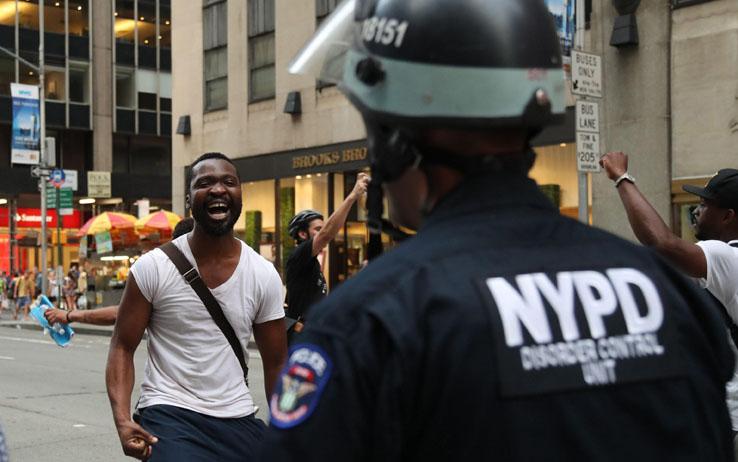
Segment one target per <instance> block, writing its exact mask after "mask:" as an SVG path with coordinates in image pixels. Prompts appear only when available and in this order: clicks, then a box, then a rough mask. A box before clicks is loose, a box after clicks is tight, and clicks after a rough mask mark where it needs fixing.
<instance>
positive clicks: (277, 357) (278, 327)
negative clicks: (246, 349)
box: [253, 318, 287, 402]
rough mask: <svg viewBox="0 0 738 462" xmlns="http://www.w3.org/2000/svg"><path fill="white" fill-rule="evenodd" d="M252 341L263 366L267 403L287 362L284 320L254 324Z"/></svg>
mask: <svg viewBox="0 0 738 462" xmlns="http://www.w3.org/2000/svg"><path fill="white" fill-rule="evenodd" d="M253 329H254V341H256V346H257V347H258V348H259V354H261V361H262V363H263V364H264V392H265V393H266V399H267V402H268V401H269V398H270V397H271V396H272V393H273V392H274V384H275V383H277V378H278V377H279V373H280V372H281V371H282V368H283V367H284V363H285V361H286V360H287V333H286V331H285V325H284V318H280V319H275V320H273V321H267V322H265V323H262V324H254V327H253Z"/></svg>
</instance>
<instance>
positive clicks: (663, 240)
mask: <svg viewBox="0 0 738 462" xmlns="http://www.w3.org/2000/svg"><path fill="white" fill-rule="evenodd" d="M600 165H602V167H603V168H604V169H605V172H606V173H607V176H608V178H610V179H611V180H613V181H615V180H617V179H618V178H620V177H621V176H622V175H623V174H624V173H625V172H627V170H628V156H627V155H625V154H623V153H622V152H611V153H608V154H606V155H604V156H603V157H602V159H601V160H600ZM617 189H618V194H619V195H620V200H621V201H622V202H623V206H624V207H625V213H626V214H627V216H628V221H629V222H630V226H631V228H632V229H633V233H635V235H636V238H638V240H639V241H640V242H641V243H642V244H643V245H645V246H647V247H651V248H653V249H654V250H656V251H657V252H659V253H660V254H661V255H663V256H664V257H666V258H667V259H668V260H669V261H671V263H672V264H673V265H674V266H676V267H677V268H679V269H680V270H682V271H683V272H684V273H686V274H688V275H689V276H691V277H695V278H704V277H705V276H706V275H707V259H706V258H705V253H704V252H703V251H702V249H701V248H700V246H698V245H696V244H692V243H691V242H687V241H685V240H683V239H680V238H678V237H677V236H676V235H675V234H674V233H673V232H671V230H670V229H669V227H668V226H666V223H664V220H662V219H661V217H660V216H659V214H658V212H657V211H656V209H654V208H653V206H652V205H651V204H650V203H649V202H648V200H647V199H646V198H645V196H643V194H642V193H641V192H640V191H639V190H638V188H637V187H636V185H635V184H633V183H631V182H630V181H627V180H626V181H621V182H620V184H619V185H618V187H617Z"/></svg>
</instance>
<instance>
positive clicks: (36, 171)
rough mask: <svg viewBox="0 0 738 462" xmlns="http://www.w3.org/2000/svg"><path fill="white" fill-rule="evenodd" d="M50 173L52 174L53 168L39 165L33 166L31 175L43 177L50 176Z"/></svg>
mask: <svg viewBox="0 0 738 462" xmlns="http://www.w3.org/2000/svg"><path fill="white" fill-rule="evenodd" d="M49 175H51V170H49V169H48V168H41V167H38V166H35V167H31V176H32V177H35V178H40V177H42V176H43V177H48V176H49Z"/></svg>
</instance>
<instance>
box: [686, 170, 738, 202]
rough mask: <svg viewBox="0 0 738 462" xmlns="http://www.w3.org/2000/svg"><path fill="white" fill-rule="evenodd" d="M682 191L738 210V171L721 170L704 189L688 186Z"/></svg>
mask: <svg viewBox="0 0 738 462" xmlns="http://www.w3.org/2000/svg"><path fill="white" fill-rule="evenodd" d="M682 189H684V190H685V191H687V192H688V193H692V194H694V195H696V196H699V197H702V198H704V199H711V200H713V201H715V202H717V203H718V205H720V206H721V207H724V208H726V209H736V210H738V170H736V169H734V168H724V169H722V170H720V171H719V172H717V173H716V174H715V176H713V177H712V178H710V181H708V182H707V184H706V185H705V187H704V188H700V187H699V186H692V185H688V184H687V185H684V186H682Z"/></svg>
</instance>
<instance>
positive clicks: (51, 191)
mask: <svg viewBox="0 0 738 462" xmlns="http://www.w3.org/2000/svg"><path fill="white" fill-rule="evenodd" d="M57 191H58V192H59V214H60V215H72V214H73V213H74V199H73V197H72V189H71V188H66V187H65V188H47V189H46V204H47V206H48V208H50V209H55V208H56V194H57Z"/></svg>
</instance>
